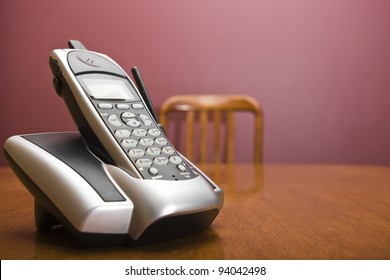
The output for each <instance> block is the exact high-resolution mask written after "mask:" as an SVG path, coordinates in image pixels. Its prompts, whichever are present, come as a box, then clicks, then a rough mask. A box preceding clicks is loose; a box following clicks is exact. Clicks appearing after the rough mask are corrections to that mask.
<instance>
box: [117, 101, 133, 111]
mask: <svg viewBox="0 0 390 280" xmlns="http://www.w3.org/2000/svg"><path fill="white" fill-rule="evenodd" d="M116 107H117V108H118V109H119V110H128V109H130V106H129V104H122V103H119V104H116Z"/></svg>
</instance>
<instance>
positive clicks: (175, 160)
mask: <svg viewBox="0 0 390 280" xmlns="http://www.w3.org/2000/svg"><path fill="white" fill-rule="evenodd" d="M169 161H170V162H172V163H173V164H180V163H182V162H183V160H182V159H181V157H179V156H172V157H170V158H169Z"/></svg>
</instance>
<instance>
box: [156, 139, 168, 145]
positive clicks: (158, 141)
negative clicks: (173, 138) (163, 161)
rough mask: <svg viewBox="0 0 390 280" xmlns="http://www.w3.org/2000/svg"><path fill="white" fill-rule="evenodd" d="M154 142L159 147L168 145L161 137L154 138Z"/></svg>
mask: <svg viewBox="0 0 390 280" xmlns="http://www.w3.org/2000/svg"><path fill="white" fill-rule="evenodd" d="M154 141H155V142H156V144H158V145H161V146H164V145H166V144H168V141H167V139H165V138H163V137H160V138H156V140H154Z"/></svg>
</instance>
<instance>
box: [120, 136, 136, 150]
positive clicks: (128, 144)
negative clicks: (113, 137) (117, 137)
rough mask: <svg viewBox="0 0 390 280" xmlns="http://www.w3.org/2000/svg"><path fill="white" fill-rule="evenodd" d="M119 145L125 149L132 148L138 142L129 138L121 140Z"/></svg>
mask: <svg viewBox="0 0 390 280" xmlns="http://www.w3.org/2000/svg"><path fill="white" fill-rule="evenodd" d="M121 144H122V146H123V147H125V148H134V147H136V146H137V145H138V142H137V140H135V139H131V138H129V139H123V140H122V142H121Z"/></svg>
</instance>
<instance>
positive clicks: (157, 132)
mask: <svg viewBox="0 0 390 280" xmlns="http://www.w3.org/2000/svg"><path fill="white" fill-rule="evenodd" d="M148 133H149V135H151V136H155V137H157V136H160V135H161V132H160V130H159V129H157V128H151V129H149V130H148Z"/></svg>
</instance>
